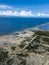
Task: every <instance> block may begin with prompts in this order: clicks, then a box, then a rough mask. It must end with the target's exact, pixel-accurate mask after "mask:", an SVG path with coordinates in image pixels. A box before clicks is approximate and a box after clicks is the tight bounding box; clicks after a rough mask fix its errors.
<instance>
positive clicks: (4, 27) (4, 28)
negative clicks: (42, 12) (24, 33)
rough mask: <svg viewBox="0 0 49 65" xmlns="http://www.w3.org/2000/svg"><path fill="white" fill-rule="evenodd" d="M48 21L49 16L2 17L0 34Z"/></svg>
mask: <svg viewBox="0 0 49 65" xmlns="http://www.w3.org/2000/svg"><path fill="white" fill-rule="evenodd" d="M48 22H49V18H20V17H19V18H18V17H0V35H4V34H10V33H13V32H16V31H21V30H24V29H26V28H32V27H35V26H37V25H41V24H44V23H48ZM44 29H45V28H44Z"/></svg>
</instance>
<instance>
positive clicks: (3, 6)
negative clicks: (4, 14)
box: [0, 5, 12, 9]
mask: <svg viewBox="0 0 49 65" xmlns="http://www.w3.org/2000/svg"><path fill="white" fill-rule="evenodd" d="M0 9H12V7H11V6H8V5H0Z"/></svg>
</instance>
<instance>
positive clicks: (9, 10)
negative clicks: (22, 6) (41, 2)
mask: <svg viewBox="0 0 49 65" xmlns="http://www.w3.org/2000/svg"><path fill="white" fill-rule="evenodd" d="M0 16H22V17H49V13H48V14H46V13H37V14H35V13H33V12H32V11H27V10H19V9H18V8H16V7H12V6H8V5H0Z"/></svg>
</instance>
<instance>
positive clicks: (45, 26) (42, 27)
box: [39, 23, 49, 31]
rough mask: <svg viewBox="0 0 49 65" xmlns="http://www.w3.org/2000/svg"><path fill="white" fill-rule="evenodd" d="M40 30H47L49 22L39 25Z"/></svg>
mask: <svg viewBox="0 0 49 65" xmlns="http://www.w3.org/2000/svg"><path fill="white" fill-rule="evenodd" d="M39 28H40V29H41V30H46V31H49V23H48V24H45V25H43V26H40V27H39Z"/></svg>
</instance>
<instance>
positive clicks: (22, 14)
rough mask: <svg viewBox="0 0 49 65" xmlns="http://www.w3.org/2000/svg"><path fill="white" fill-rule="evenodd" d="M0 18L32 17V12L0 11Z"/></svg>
mask: <svg viewBox="0 0 49 65" xmlns="http://www.w3.org/2000/svg"><path fill="white" fill-rule="evenodd" d="M0 16H32V11H12V10H7V11H0Z"/></svg>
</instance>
